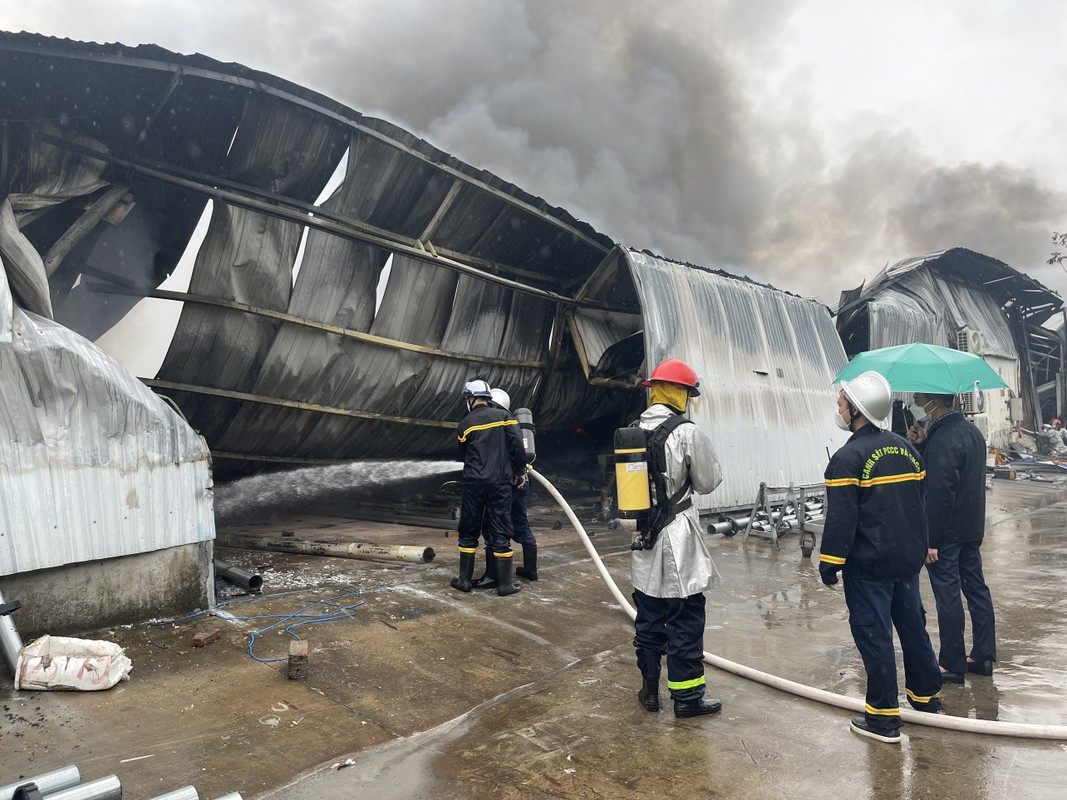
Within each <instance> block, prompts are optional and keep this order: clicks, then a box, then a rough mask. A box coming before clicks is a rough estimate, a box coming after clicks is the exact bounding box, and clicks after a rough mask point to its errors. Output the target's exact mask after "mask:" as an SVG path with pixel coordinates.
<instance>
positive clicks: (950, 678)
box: [941, 670, 963, 683]
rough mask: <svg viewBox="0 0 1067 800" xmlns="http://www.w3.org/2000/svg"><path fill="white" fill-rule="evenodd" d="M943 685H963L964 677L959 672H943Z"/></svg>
mask: <svg viewBox="0 0 1067 800" xmlns="http://www.w3.org/2000/svg"><path fill="white" fill-rule="evenodd" d="M941 682H942V683H963V675H961V674H960V673H958V672H946V671H945V670H941Z"/></svg>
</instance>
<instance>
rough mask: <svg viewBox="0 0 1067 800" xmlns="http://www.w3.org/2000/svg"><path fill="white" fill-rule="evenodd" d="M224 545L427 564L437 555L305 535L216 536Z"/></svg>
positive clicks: (400, 546)
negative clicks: (285, 536) (284, 537)
mask: <svg viewBox="0 0 1067 800" xmlns="http://www.w3.org/2000/svg"><path fill="white" fill-rule="evenodd" d="M216 541H217V543H218V544H219V545H221V546H222V547H240V548H243V549H246V550H267V551H269V552H276V553H297V554H298V555H306V556H330V557H333V558H354V559H365V560H370V561H409V562H414V563H418V564H427V563H429V562H431V561H433V560H434V557H435V556H436V555H437V554H436V553H435V552H434V550H433V548H432V547H417V546H412V545H405V544H396V545H381V544H369V543H367V542H350V543H349V542H342V543H337V542H317V541H308V540H306V539H292V538H286V539H273V538H272V539H265V538H263V537H262V536H250V535H246V534H240V533H229V534H226V535H225V536H219V537H218V539H217V540H216Z"/></svg>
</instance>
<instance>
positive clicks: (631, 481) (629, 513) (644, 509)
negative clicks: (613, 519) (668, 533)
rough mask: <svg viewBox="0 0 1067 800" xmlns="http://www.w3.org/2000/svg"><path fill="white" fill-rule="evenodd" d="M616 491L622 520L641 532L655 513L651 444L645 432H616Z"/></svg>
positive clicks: (634, 429)
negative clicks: (649, 457)
mask: <svg viewBox="0 0 1067 800" xmlns="http://www.w3.org/2000/svg"><path fill="white" fill-rule="evenodd" d="M615 491H616V493H617V501H618V506H619V519H620V520H621V521H622V522H623V524H624V526H625V527H627V528H629V529H631V530H633V529H635V528H640V527H641V523H643V522H645V521H646V520H647V519H648V516H649V513H650V511H651V509H652V494H651V490H650V488H649V479H648V442H647V439H646V435H645V431H643V430H642V429H641V428H638V427H630V428H619V429H618V430H617V431H615ZM627 523H629V524H627Z"/></svg>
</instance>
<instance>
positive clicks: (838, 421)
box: [834, 411, 852, 431]
mask: <svg viewBox="0 0 1067 800" xmlns="http://www.w3.org/2000/svg"><path fill="white" fill-rule="evenodd" d="M834 424H835V425H837V427H839V428H840V429H841V430H843V431H850V430H852V429H851V428H849V426H848V423H847V422H845V418H844V417H842V416H841V415H840V414H839V413H838V412H836V411H835V412H834Z"/></svg>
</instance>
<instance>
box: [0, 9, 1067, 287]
mask: <svg viewBox="0 0 1067 800" xmlns="http://www.w3.org/2000/svg"><path fill="white" fill-rule="evenodd" d="M98 5H99V6H100V7H97V6H98ZM103 5H104V4H97V3H92V2H85V3H81V4H79V5H78V6H77V7H76V9H77V10H75V7H72V6H71V4H68V3H61V2H59V0H51V2H37V3H33V4H26V8H24V9H20V10H19V11H17V12H16V11H7V12H0V26H2V27H7V28H9V29H16V30H17V29H19V28H23V27H25V28H32V29H36V30H40V31H42V32H45V33H52V34H57V35H62V36H71V37H74V38H80V39H88V40H95V41H116V40H118V41H124V42H127V43H131V44H133V43H138V42H146V41H151V42H155V43H157V44H160V45H162V46H164V47H168V48H170V49H174V50H178V51H180V52H203V53H205V54H207V55H211V56H213V57H215V58H218V59H220V60H233V61H239V62H241V63H244V64H247V65H249V66H252V67H255V68H258V69H263V70H266V71H268V72H272V73H274V74H276V75H279V76H281V77H284V78H287V79H289V80H292V81H295V82H297V83H300V84H303V85H306V86H309V87H311V88H313V89H316V90H318V91H320V92H322V93H324V94H327V95H329V96H332V97H335V98H337V99H338V100H341V101H342V102H344V103H346V104H348V105H351V106H352V107H354V108H356V109H359V110H361V111H364V112H366V113H369V114H375V115H378V116H383V117H385V118H387V119H390V120H391V121H393V122H395V123H397V124H399V125H401V126H403V127H405V128H408V129H409V130H411V131H413V132H414V133H416V134H418V135H422V136H425V137H426V138H428V139H429V140H430V141H431V142H433V143H434V144H436V145H437V146H439V147H441V148H442V149H444V150H446V151H448V152H450V153H453V154H455V155H456V156H458V157H460V158H462V159H464V160H466V161H468V162H470V163H471V164H474V165H476V166H478V167H480V168H484V169H487V170H490V171H492V172H494V173H496V174H498V175H500V176H501V177H503V178H505V179H507V180H510V181H513V182H515V183H516V184H518V185H519V186H521V187H522V188H523V189H525V190H527V191H529V192H532V193H534V194H537V195H540V196H542V197H544V198H545V199H546V200H547V201H548V202H549V203H551V204H553V205H559V206H562V207H564V208H566V209H567V210H568V211H570V212H571V213H573V214H574V215H575V216H577V217H579V218H580V219H583V220H585V221H587V222H589V223H591V224H592V225H593V226H594V227H596V228H598V229H599V230H601V231H603V232H604V233H606V234H608V235H610V236H612V237H613V238H615V239H616V240H618V241H620V242H622V243H624V244H630V245H633V246H636V247H640V248H648V249H651V250H654V251H657V252H660V253H662V254H664V255H666V256H669V257H671V258H675V259H679V260H686V261H691V262H695V263H700V264H705V265H708V266H727V268H731V269H733V270H734V271H737V272H742V273H747V274H751V275H752V276H753V277H755V278H758V279H760V280H765V281H769V282H771V283H773V284H775V285H777V286H779V287H780V288H783V289H788V290H791V291H794V292H798V293H801V294H805V295H808V296H817V297H819V298H820V299H822V300H824V301H833V300H835V299H836V297H837V293H838V292H839V291H840V289H842V288H850V287H852V286H855V285H857V284H859V282H860V281H861V280H863V279H865V278H869V277H871V276H873V275H874V274H875V273H876V272H877V271H878V270H879V269H880V268H881V267H882V266H883V265H884V264H885V263H887V262H895V261H897V260H900V259H902V258H905V257H909V256H914V255H919V254H922V253H926V252H930V251H934V250H940V249H944V248H948V247H954V246H964V247H968V248H970V249H974V250H978V251H980V252H983V253H987V254H988V255H991V256H994V257H996V258H999V259H1001V260H1004V261H1006V262H1008V263H1009V264H1011V265H1013V266H1015V267H1017V268H1019V269H1021V270H1024V271H1027V272H1028V273H1030V274H1032V275H1033V276H1034V277H1036V278H1038V279H1039V280H1042V281H1045V282H1047V283H1049V284H1050V285H1051V286H1052V287H1053V288H1057V287H1064V286H1067V280H1064V279H1063V277H1064V276H1063V275H1062V272H1056V271H1055V270H1053V269H1052V268H1047V267H1045V258H1046V257H1047V252H1048V250H1049V244H1050V242H1049V241H1048V240H1049V234H1050V233H1051V231H1053V230H1062V229H1063V227H1064V225H1065V220H1067V196H1065V194H1064V193H1063V192H1062V191H1058V190H1055V189H1052V188H1049V187H1048V186H1046V185H1043V184H1042V182H1041V180H1040V179H1039V178H1037V177H1036V176H1034V175H1033V174H1031V173H1029V172H1026V171H1024V170H1021V169H1018V168H1016V167H1012V166H1007V165H1003V164H997V163H986V164H944V163H936V162H935V161H934V160H933V159H932V158H931V156H930V155H928V154H927V153H926V152H924V150H923V148H922V146H921V145H920V144H919V143H918V141H917V140H915V139H912V138H909V136H908V135H907V134H901V133H895V134H881V135H877V136H873V137H871V136H867V137H866V138H864V139H863V140H862V141H859V142H856V143H855V145H854V152H853V153H852V155H851V156H847V155H846V156H842V155H841V154H840V153H839V152H834V153H828V152H827V148H826V146H825V145H824V134H823V133H822V128H823V121H822V120H819V119H814V118H813V117H812V114H811V111H810V109H809V108H808V103H807V99H806V91H807V88H806V86H807V85H806V83H805V80H806V79H805V75H804V73H803V71H799V72H796V71H795V72H789V71H788V68H787V67H786V66H783V65H782V64H781V63H780V61H781V59H780V57H779V55H778V49H779V45H780V44H781V43H782V42H784V41H786V38H787V37H788V36H789V24H790V19H791V16H792V15H794V14H795V13H797V9H798V8H799V7H800V4H799V3H797V2H773V1H772V0H676V1H674V2H670V3H649V2H646V1H644V0H583V2H577V3H576V2H567V1H565V0H451V1H450V2H432V1H431V0H424V1H423V2H413V1H409V2H403V3H398V2H394V0H364V1H363V2H359V3H356V2H342V1H341V0H335V2H323V1H320V2H309V3H290V2H288V0H234V1H232V2H227V3H210V4H209V3H192V2H188V3H182V4H173V3H163V2H148V3H144V2H137V3H135V2H133V0H126V2H118V3H109V4H106V9H105V10H101V9H102V7H103ZM825 13H826V15H827V16H828V17H829V16H830V15H832V14H833V11H832V10H830V11H827V12H825ZM961 13H962V14H963V17H967V14H970V11H966V12H965V13H964V12H961ZM967 19H970V18H969V17H967ZM971 23H974V20H971ZM59 26H62V27H59ZM875 33H876V32H871V31H856V33H855V35H856V36H867V35H874V34H875ZM1050 46H1051V45H1050ZM903 53H904V51H903V50H901V54H902V55H901V57H902V58H904V55H903ZM817 59H818V54H816V53H813V54H811V60H812V61H816V60H817ZM779 68H781V70H785V72H784V74H783V73H781V72H780V71H776V70H779ZM886 69H887V70H891V69H892V65H887V66H886ZM950 100H951V101H953V102H956V103H959V104H960V106H961V108H965V104H963V103H961V102H960V100H959V98H946V103H947V102H949V101H950ZM865 107H869V103H867V102H865V99H864V98H857V108H865ZM1006 113H1007V112H1006ZM890 122H894V121H892V120H890ZM922 124H923V120H914V119H908V120H901V121H900V124H899V125H898V126H897V127H896V130H906V129H908V128H909V127H912V128H916V129H918V128H919V127H920V126H921V125H922ZM981 133H982V132H981V131H976V135H980V134H981ZM731 265H732V266H731Z"/></svg>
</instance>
